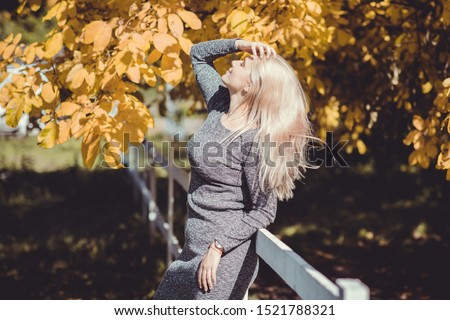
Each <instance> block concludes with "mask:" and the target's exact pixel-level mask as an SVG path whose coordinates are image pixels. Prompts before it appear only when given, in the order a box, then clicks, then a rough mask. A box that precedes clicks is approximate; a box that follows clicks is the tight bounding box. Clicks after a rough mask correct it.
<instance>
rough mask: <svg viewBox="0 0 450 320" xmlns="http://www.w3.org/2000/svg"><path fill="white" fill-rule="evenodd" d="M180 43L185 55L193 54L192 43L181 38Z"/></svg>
mask: <svg viewBox="0 0 450 320" xmlns="http://www.w3.org/2000/svg"><path fill="white" fill-rule="evenodd" d="M178 43H179V44H180V47H181V49H182V50H183V51H184V53H186V54H187V55H189V53H190V52H191V48H192V41H191V40H190V39H188V38H185V37H179V38H178Z"/></svg>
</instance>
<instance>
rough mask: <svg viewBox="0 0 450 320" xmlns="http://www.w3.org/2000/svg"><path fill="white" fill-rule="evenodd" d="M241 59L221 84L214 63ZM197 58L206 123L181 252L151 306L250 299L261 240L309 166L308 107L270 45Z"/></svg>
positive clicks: (193, 146) (225, 48)
mask: <svg viewBox="0 0 450 320" xmlns="http://www.w3.org/2000/svg"><path fill="white" fill-rule="evenodd" d="M239 51H246V52H248V53H251V55H249V56H248V57H246V58H245V59H244V60H234V61H233V62H232V66H231V67H230V69H229V70H228V71H227V72H226V73H225V74H224V75H222V76H220V75H219V74H218V72H217V70H216V69H215V68H214V64H213V61H214V60H215V59H216V58H218V57H221V56H224V55H226V54H229V53H234V52H239ZM190 56H191V60H192V66H193V70H194V74H195V77H196V80H197V83H198V85H199V87H200V90H201V92H202V94H203V97H204V99H205V101H206V104H207V109H208V117H207V118H206V120H205V122H204V123H203V125H202V126H201V127H200V129H199V130H198V131H197V132H195V134H194V135H193V136H192V137H191V138H190V139H189V141H188V144H187V154H188V159H189V162H190V164H191V181H190V186H189V190H188V195H187V205H186V208H187V220H186V225H185V233H184V234H185V243H184V247H183V251H182V252H181V254H180V255H179V256H178V258H177V259H176V260H175V261H173V262H172V264H171V265H170V266H169V268H168V269H167V270H166V272H165V274H164V276H163V278H162V280H161V283H160V284H159V286H158V288H157V290H156V293H155V295H154V298H153V299H165V300H168V299H183V300H192V299H195V300H205V299H220V300H223V299H225V300H230V299H244V297H245V294H246V291H247V289H248V288H249V287H250V285H251V284H252V283H253V282H254V280H255V278H256V276H257V273H258V269H259V258H258V255H257V254H256V251H255V240H256V232H257V231H258V229H260V228H265V227H267V226H268V225H269V224H270V223H273V222H274V221H275V216H276V212H277V200H283V199H289V198H291V197H292V195H293V192H292V189H294V180H296V179H298V178H299V177H300V176H302V175H301V173H300V170H305V168H306V167H307V162H306V154H307V153H306V145H307V141H308V139H309V138H312V135H311V133H312V129H311V124H310V123H309V121H308V117H307V113H308V110H309V104H308V99H307V96H306V94H305V93H304V92H303V89H302V87H301V85H300V83H299V81H298V78H297V76H296V75H295V72H294V70H293V69H292V67H291V66H290V65H289V64H288V63H287V62H286V61H285V60H284V59H283V58H282V57H280V56H279V55H277V54H276V52H275V50H274V49H273V48H272V47H270V46H269V45H266V44H263V43H260V42H251V41H246V40H243V39H241V38H234V39H218V40H210V41H205V42H200V43H197V44H194V45H193V46H192V49H191V53H190ZM264 139H266V143H265V144H264ZM263 145H264V147H262V146H263ZM280 146H281V147H280ZM283 146H284V147H283ZM262 159H263V160H264V161H262Z"/></svg>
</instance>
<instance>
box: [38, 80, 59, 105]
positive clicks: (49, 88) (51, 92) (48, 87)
mask: <svg viewBox="0 0 450 320" xmlns="http://www.w3.org/2000/svg"><path fill="white" fill-rule="evenodd" d="M57 91H58V88H57V87H56V86H55V85H53V83H50V82H46V83H44V85H43V86H42V91H41V97H42V99H43V100H44V101H45V102H47V103H52V102H53V101H55V99H56V94H57Z"/></svg>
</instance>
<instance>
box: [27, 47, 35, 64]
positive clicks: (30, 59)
mask: <svg viewBox="0 0 450 320" xmlns="http://www.w3.org/2000/svg"><path fill="white" fill-rule="evenodd" d="M24 56H25V62H26V63H27V64H30V63H32V62H33V61H34V58H35V57H36V48H35V46H34V45H29V46H26V47H25V50H24Z"/></svg>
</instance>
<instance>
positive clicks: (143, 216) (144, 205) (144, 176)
mask: <svg viewBox="0 0 450 320" xmlns="http://www.w3.org/2000/svg"><path fill="white" fill-rule="evenodd" d="M142 143H143V144H144V154H143V155H142V158H143V161H142V162H143V164H144V168H143V170H142V180H143V181H147V173H148V169H147V166H146V164H147V159H148V158H147V154H148V151H147V140H146V139H145V138H144V140H143V141H142ZM145 186H146V184H144V186H143V187H142V188H145ZM143 191H144V190H141V194H143ZM141 202H142V212H141V220H142V222H143V223H144V225H145V228H147V223H146V222H147V219H148V211H149V208H148V203H147V201H145V198H144V197H143V196H142V197H141Z"/></svg>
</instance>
